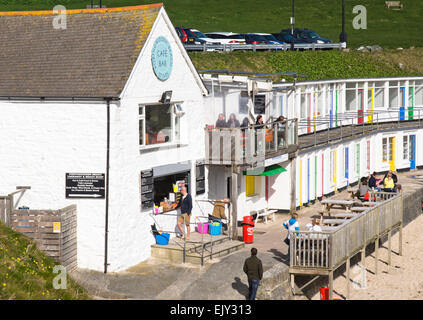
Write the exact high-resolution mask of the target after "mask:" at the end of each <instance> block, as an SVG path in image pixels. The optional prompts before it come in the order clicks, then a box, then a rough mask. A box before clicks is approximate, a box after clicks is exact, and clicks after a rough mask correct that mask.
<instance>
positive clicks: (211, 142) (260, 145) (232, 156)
mask: <svg viewBox="0 0 423 320" xmlns="http://www.w3.org/2000/svg"><path fill="white" fill-rule="evenodd" d="M297 132H298V129H297V119H287V120H284V121H275V122H271V123H265V124H262V125H261V124H260V125H249V126H247V127H240V128H214V127H213V128H212V127H210V126H206V127H205V147H206V157H205V162H206V163H207V164H221V165H245V166H257V167H258V166H264V160H265V159H266V157H268V156H270V155H272V156H274V155H277V154H283V153H286V152H287V151H288V147H289V146H292V145H297V144H298V137H297V135H298V133H297Z"/></svg>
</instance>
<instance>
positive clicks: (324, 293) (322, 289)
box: [320, 287, 329, 300]
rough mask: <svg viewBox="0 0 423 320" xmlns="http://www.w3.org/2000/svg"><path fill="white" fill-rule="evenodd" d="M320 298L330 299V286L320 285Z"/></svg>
mask: <svg viewBox="0 0 423 320" xmlns="http://www.w3.org/2000/svg"><path fill="white" fill-rule="evenodd" d="M320 300H329V288H328V287H320Z"/></svg>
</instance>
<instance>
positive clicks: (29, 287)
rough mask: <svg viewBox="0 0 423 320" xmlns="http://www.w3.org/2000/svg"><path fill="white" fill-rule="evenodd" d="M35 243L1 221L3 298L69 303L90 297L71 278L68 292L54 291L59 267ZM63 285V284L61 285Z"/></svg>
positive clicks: (0, 296) (0, 292)
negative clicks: (54, 269) (69, 301)
mask: <svg viewBox="0 0 423 320" xmlns="http://www.w3.org/2000/svg"><path fill="white" fill-rule="evenodd" d="M57 264H58V263H56V262H55V261H54V260H52V259H51V258H49V257H47V256H46V255H45V254H44V253H43V252H41V251H40V250H38V249H37V247H36V245H35V244H34V242H32V241H31V240H30V239H29V238H27V237H25V236H23V235H22V234H20V233H18V232H15V231H13V230H11V229H10V228H7V227H6V226H5V225H4V224H3V223H1V222H0V299H3V300H8V299H16V300H69V299H78V300H82V299H84V300H85V299H89V298H90V297H89V295H88V294H87V293H86V292H85V290H84V289H83V288H82V287H80V286H79V285H78V284H77V283H76V282H75V281H73V280H72V279H71V278H70V277H69V276H68V277H67V284H66V285H67V288H66V289H57V290H56V289H54V288H53V279H54V277H56V276H58V275H59V273H54V272H53V268H54V266H55V265H57ZM59 284H60V283H59Z"/></svg>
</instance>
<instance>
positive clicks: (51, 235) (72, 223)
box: [0, 195, 77, 271]
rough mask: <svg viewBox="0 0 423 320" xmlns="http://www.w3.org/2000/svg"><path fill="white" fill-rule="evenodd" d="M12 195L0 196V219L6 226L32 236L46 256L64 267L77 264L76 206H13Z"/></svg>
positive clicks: (73, 267) (73, 266) (68, 267)
mask: <svg viewBox="0 0 423 320" xmlns="http://www.w3.org/2000/svg"><path fill="white" fill-rule="evenodd" d="M11 203H13V198H11V196H10V195H9V196H0V219H1V221H2V222H3V223H5V224H6V225H7V226H9V227H10V228H12V229H13V230H15V231H18V232H20V233H22V234H24V235H26V236H28V237H29V238H31V239H33V240H34V241H35V242H36V244H37V246H38V248H39V249H40V250H42V251H43V252H44V253H45V254H46V255H47V256H49V257H51V258H53V259H55V260H56V261H57V262H59V263H60V264H61V265H63V266H64V267H65V268H66V269H67V271H71V270H73V269H75V268H76V267H77V210H76V205H70V206H68V207H65V208H63V209H59V210H24V209H21V210H15V209H12V207H11Z"/></svg>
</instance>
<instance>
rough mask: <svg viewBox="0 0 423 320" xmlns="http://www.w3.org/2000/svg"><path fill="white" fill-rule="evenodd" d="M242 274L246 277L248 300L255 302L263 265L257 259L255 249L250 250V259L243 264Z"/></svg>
mask: <svg viewBox="0 0 423 320" xmlns="http://www.w3.org/2000/svg"><path fill="white" fill-rule="evenodd" d="M244 272H245V273H246V274H247V277H248V300H255V299H256V294H257V289H258V286H259V284H260V280H261V279H262V278H263V265H262V263H261V260H260V259H259V258H257V249H256V248H251V257H249V258H247V259H246V260H245V262H244Z"/></svg>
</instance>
